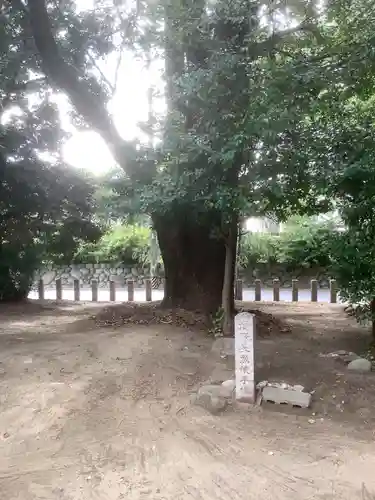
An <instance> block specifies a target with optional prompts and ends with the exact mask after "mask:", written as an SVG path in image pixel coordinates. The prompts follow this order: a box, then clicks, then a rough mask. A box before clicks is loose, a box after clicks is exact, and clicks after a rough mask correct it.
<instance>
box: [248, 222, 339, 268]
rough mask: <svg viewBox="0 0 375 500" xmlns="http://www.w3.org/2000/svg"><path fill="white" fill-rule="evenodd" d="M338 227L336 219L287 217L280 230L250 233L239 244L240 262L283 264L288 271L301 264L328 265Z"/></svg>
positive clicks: (327, 266)
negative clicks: (276, 231)
mask: <svg viewBox="0 0 375 500" xmlns="http://www.w3.org/2000/svg"><path fill="white" fill-rule="evenodd" d="M336 228H337V221H336V220H335V219H328V220H319V219H317V218H312V217H311V218H310V217H304V218H302V217H296V218H293V219H291V220H290V221H288V223H287V224H286V225H285V228H284V231H282V232H281V233H280V234H272V233H247V234H245V235H244V236H243V237H242V240H241V244H240V252H239V266H240V268H242V269H249V268H251V267H254V266H255V265H256V264H268V265H270V266H272V265H273V264H281V265H283V266H284V267H285V270H286V271H287V272H288V271H292V270H295V269H301V268H323V269H324V268H325V269H329V268H330V266H331V247H332V239H333V238H334V235H335V234H336V233H337V230H336Z"/></svg>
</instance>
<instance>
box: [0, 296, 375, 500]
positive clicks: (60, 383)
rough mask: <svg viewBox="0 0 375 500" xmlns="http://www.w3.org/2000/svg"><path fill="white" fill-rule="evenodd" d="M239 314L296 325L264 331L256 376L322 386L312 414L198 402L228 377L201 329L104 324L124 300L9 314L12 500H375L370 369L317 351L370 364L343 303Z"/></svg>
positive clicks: (1, 428) (1, 463)
mask: <svg viewBox="0 0 375 500" xmlns="http://www.w3.org/2000/svg"><path fill="white" fill-rule="evenodd" d="M241 305H242V306H244V307H246V306H250V307H251V308H254V307H256V309H259V310H261V311H263V312H266V313H271V314H272V315H273V316H274V317H275V318H276V319H277V320H278V321H279V323H280V325H283V324H285V326H286V328H285V330H284V329H283V328H281V329H279V330H278V332H277V334H276V333H275V331H273V330H272V328H271V331H270V332H267V331H266V329H263V330H262V331H261V332H260V333H261V337H260V338H259V339H258V342H257V358H256V359H257V379H258V380H263V379H268V380H279V381H286V382H290V383H294V384H302V385H304V386H305V387H307V388H308V389H310V390H314V391H315V392H314V395H313V401H314V402H313V406H312V408H311V409H309V410H301V409H289V408H288V407H285V406H272V405H262V406H261V407H254V408H253V409H252V410H251V411H245V410H243V409H242V410H239V409H235V408H232V407H230V408H229V409H228V410H227V411H226V412H224V413H223V414H222V415H220V416H212V415H210V414H208V413H206V412H205V411H204V410H203V409H202V408H199V407H197V406H194V405H192V404H191V394H192V393H194V392H195V391H196V389H197V388H198V387H199V386H200V385H202V383H204V382H205V381H207V380H209V379H211V380H213V379H217V380H223V379H225V378H229V377H230V376H231V374H232V373H233V360H231V359H228V360H224V359H221V358H220V357H218V355H217V354H216V353H215V352H214V351H212V350H211V348H212V343H213V339H212V338H210V337H209V336H208V335H207V334H206V333H203V332H202V331H200V330H197V329H195V328H194V327H193V326H191V327H190V328H188V327H185V328H182V327H176V326H173V324H168V322H169V320H166V322H164V323H163V320H162V319H161V320H160V321H159V322H158V323H156V322H155V323H153V324H151V325H140V324H136V325H134V324H133V325H132V324H127V325H123V324H121V322H116V321H112V320H111V321H108V322H106V321H105V320H104V319H103V314H107V315H108V314H109V316H111V317H112V319H113V317H114V316H116V314H118V311H119V310H120V308H121V307H122V308H126V307H127V306H126V305H123V306H112V307H111V308H108V309H107V310H106V312H105V313H101V315H99V316H100V318H101V319H100V321H95V319H93V317H92V316H93V315H95V314H96V312H98V311H99V310H100V309H101V308H102V307H103V305H102V304H101V305H95V304H84V303H82V304H73V303H62V304H59V305H58V304H54V303H45V304H44V305H43V304H40V303H38V302H33V303H30V304H29V305H26V306H22V307H13V306H12V307H10V306H5V305H3V306H1V308H0V404H1V412H0V498H1V500H36V499H38V500H42V499H43V500H47V499H48V500H57V499H59V500H94V499H100V500H107V499H108V500H119V499H125V498H126V499H129V500H133V499H134V500H135V499H137V500H138V499H152V500H162V499H165V500H172V499H173V500H179V499H181V500H182V499H183V500H185V499H186V500H187V499H196V500H198V499H199V500H221V499H222V500H224V499H225V500H228V499H231V500H232V499H233V500H236V499H241V500H245V499H246V500H250V499H253V498H254V499H262V500H263V499H264V500H266V499H272V500H277V499H283V500H284V499H313V498H314V499H336V498H337V499H342V500H345V499H350V500H354V499H357V498H358V499H360V498H364V499H370V498H375V474H374V470H375V445H374V443H373V440H374V429H375V427H374V424H375V416H374V412H373V408H374V405H375V383H374V382H375V372H372V373H369V374H357V373H353V372H349V371H348V370H347V368H346V367H345V366H344V365H341V364H340V363H339V362H338V361H337V360H335V359H332V358H325V357H321V356H319V354H321V353H328V352H331V351H334V350H337V349H345V350H352V351H355V352H357V353H362V352H364V351H365V350H366V347H367V345H368V342H369V334H368V332H367V331H366V330H365V329H363V328H361V327H358V326H357V325H355V323H354V322H353V321H352V319H350V318H348V317H347V316H346V315H345V314H344V312H343V309H342V307H340V306H334V305H331V306H330V305H327V304H324V305H322V304H307V303H306V304H303V303H299V304H283V303H279V304H262V305H260V304H256V305H255V304H245V303H243V304H241ZM145 307H146V306H145ZM108 323H109V325H108ZM105 324H107V326H104V325H105ZM288 326H290V331H288V328H287V327H288Z"/></svg>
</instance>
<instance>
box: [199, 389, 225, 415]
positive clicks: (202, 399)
mask: <svg viewBox="0 0 375 500" xmlns="http://www.w3.org/2000/svg"><path fill="white" fill-rule="evenodd" d="M194 403H195V404H196V405H198V406H201V407H202V408H204V409H205V410H207V411H209V412H210V413H212V415H218V414H219V413H221V412H222V411H224V410H225V408H226V407H227V405H228V401H227V400H226V399H225V398H223V397H220V396H216V395H214V394H210V393H209V392H200V391H198V394H197V395H196V397H195V400H194Z"/></svg>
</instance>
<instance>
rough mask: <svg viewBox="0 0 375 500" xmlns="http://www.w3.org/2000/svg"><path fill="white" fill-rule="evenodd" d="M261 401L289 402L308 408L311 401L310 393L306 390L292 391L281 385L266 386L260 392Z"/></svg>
mask: <svg viewBox="0 0 375 500" xmlns="http://www.w3.org/2000/svg"><path fill="white" fill-rule="evenodd" d="M262 397H263V401H268V402H270V403H276V404H289V405H292V406H298V407H299V408H308V407H309V406H310V403H311V394H309V393H308V392H301V391H293V390H291V389H283V388H281V387H272V386H266V387H265V388H264V389H263V393H262Z"/></svg>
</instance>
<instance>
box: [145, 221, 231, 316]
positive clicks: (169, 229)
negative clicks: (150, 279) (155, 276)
mask: <svg viewBox="0 0 375 500" xmlns="http://www.w3.org/2000/svg"><path fill="white" fill-rule="evenodd" d="M186 215H187V216H186V217H183V218H181V217H173V216H171V215H162V216H154V217H153V220H154V227H155V230H156V232H157V235H158V241H159V247H160V251H161V255H162V257H163V261H164V270H165V278H166V280H165V281H166V284H165V291H164V300H163V305H164V306H165V307H171V308H176V307H180V308H184V309H187V310H194V311H195V310H197V311H202V312H204V313H206V314H214V313H215V312H216V311H217V310H218V309H219V308H220V307H221V300H222V289H223V282H224V264H225V242H224V240H223V239H219V238H217V237H215V235H213V234H212V232H213V228H214V227H215V226H214V224H212V223H211V222H210V221H209V220H206V221H205V222H198V221H196V220H195V219H193V220H189V217H188V214H186Z"/></svg>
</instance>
